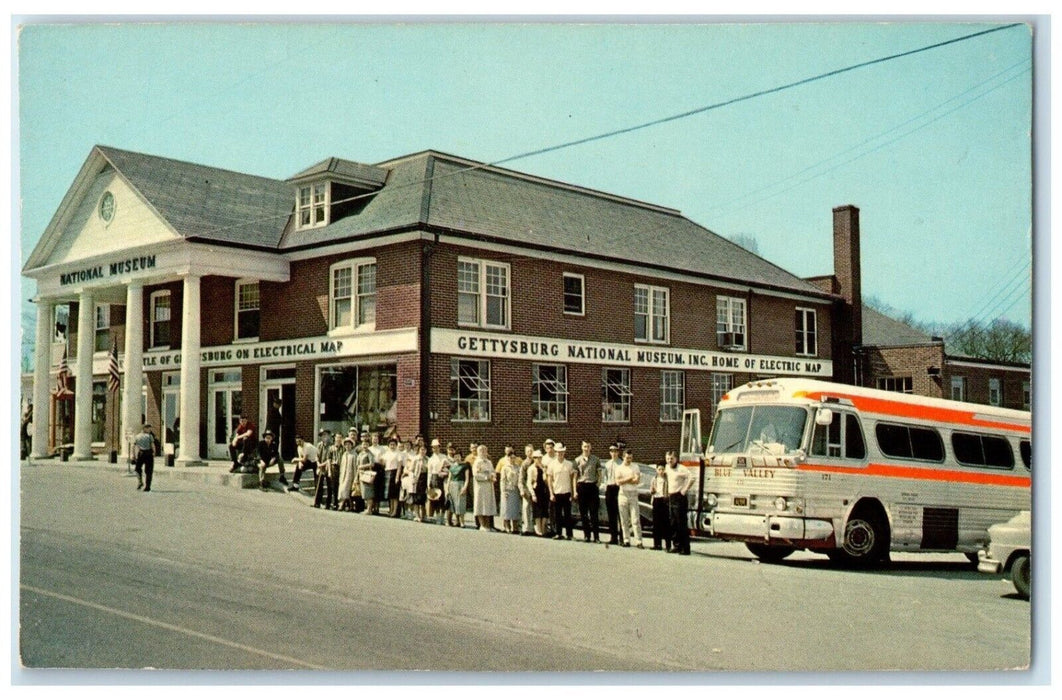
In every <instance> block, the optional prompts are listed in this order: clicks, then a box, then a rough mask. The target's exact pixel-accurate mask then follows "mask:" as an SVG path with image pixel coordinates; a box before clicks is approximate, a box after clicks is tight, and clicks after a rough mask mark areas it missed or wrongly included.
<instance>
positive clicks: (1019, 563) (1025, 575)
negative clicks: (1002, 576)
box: [1010, 554, 1032, 600]
mask: <svg viewBox="0 0 1062 700" xmlns="http://www.w3.org/2000/svg"><path fill="white" fill-rule="evenodd" d="M1010 578H1011V580H1012V581H1013V582H1014V589H1015V590H1016V591H1018V595H1020V596H1021V597H1022V598H1025V599H1026V600H1028V599H1029V590H1030V589H1029V587H1030V584H1031V579H1032V567H1031V562H1030V561H1029V555H1028V554H1022V555H1021V556H1019V557H1018V558H1016V559H1015V560H1014V563H1013V564H1011V565H1010Z"/></svg>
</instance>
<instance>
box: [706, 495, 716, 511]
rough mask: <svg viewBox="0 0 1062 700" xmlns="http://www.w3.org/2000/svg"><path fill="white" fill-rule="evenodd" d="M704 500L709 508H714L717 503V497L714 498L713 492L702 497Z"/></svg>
mask: <svg viewBox="0 0 1062 700" xmlns="http://www.w3.org/2000/svg"><path fill="white" fill-rule="evenodd" d="M704 501H705V503H707V504H708V507H709V508H715V507H716V506H717V505H719V499H718V498H716V496H715V494H714V493H710V494H708V498H706V499H704Z"/></svg>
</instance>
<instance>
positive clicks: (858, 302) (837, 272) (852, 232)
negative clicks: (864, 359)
mask: <svg viewBox="0 0 1062 700" xmlns="http://www.w3.org/2000/svg"><path fill="white" fill-rule="evenodd" d="M833 276H834V279H835V280H836V284H837V293H838V294H839V295H840V296H841V299H842V300H843V302H842V303H841V305H840V307H839V308H838V312H839V313H838V314H837V318H836V320H835V326H834V329H833V341H834V342H833V348H834V355H833V361H834V377H835V379H836V380H837V381H840V382H845V383H849V384H859V383H861V376H860V375H861V372H860V369H859V368H860V364H861V363H860V362H859V361H858V360H859V357H858V355H857V354H856V350H857V349H858V348H860V347H861V346H862V345H863V284H862V273H861V269H860V263H859V209H858V208H857V207H855V206H852V205H851V204H846V205H844V206H841V207H835V208H834V210H833Z"/></svg>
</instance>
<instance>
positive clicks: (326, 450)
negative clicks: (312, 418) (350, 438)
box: [313, 428, 339, 508]
mask: <svg viewBox="0 0 1062 700" xmlns="http://www.w3.org/2000/svg"><path fill="white" fill-rule="evenodd" d="M337 437H338V436H337ZM332 447H333V442H332V433H331V431H330V430H328V428H321V429H320V430H319V431H318V432H317V473H316V474H315V475H314V489H313V507H314V508H320V507H321V503H322V502H323V503H324V504H325V508H331V502H332V500H333V499H334V498H335V497H336V493H335V491H334V490H333V489H331V488H330V487H331V485H332V481H331V479H330V478H329V477H330V475H331V474H332V471H333V470H332V464H333V463H332V455H333V450H332ZM338 468H339V465H338V464H337V465H336V469H338Z"/></svg>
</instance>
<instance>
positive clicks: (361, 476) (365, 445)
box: [357, 433, 377, 515]
mask: <svg viewBox="0 0 1062 700" xmlns="http://www.w3.org/2000/svg"><path fill="white" fill-rule="evenodd" d="M370 448H371V445H370V444H369V434H368V433H362V434H361V444H360V445H359V446H358V456H357V473H358V486H359V487H361V497H362V498H364V499H365V512H366V514H368V515H376V513H377V506H376V495H377V491H376V458H375V457H374V456H373V453H372V449H370Z"/></svg>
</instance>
